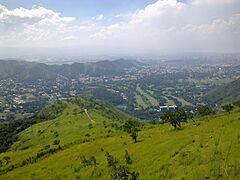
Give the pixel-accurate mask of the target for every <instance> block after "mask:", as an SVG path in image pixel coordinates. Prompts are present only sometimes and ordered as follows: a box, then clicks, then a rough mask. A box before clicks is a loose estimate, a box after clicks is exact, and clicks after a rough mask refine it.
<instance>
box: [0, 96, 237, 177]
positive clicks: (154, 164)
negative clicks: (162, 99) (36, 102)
mask: <svg viewBox="0 0 240 180" xmlns="http://www.w3.org/2000/svg"><path fill="white" fill-rule="evenodd" d="M60 104H62V107H63V109H62V110H61V111H58V108H54V106H52V105H51V106H48V107H46V108H45V109H43V110H42V111H41V112H40V113H38V114H36V116H35V117H36V118H42V120H43V122H40V123H37V124H35V125H33V126H31V127H29V128H27V129H26V130H24V131H22V132H21V133H20V134H19V135H18V136H19V138H18V140H17V141H16V142H15V143H14V144H13V145H12V146H11V148H10V149H9V150H8V151H7V152H5V153H2V154H1V155H0V160H1V167H0V172H1V175H0V176H1V178H3V179H16V178H17V179H33V178H34V179H36V178H37V179H56V178H57V179H111V175H113V171H114V169H112V168H111V167H109V165H108V164H109V161H110V162H111V163H113V164H115V166H116V168H117V169H118V170H119V171H120V172H122V171H123V172H129V173H130V172H131V173H132V174H134V175H136V176H137V174H139V179H176V178H179V179H181V178H182V179H204V178H205V179H206V178H207V179H208V178H211V179H215V178H230V179H234V178H235V179H238V178H239V177H240V174H239V172H240V171H239V167H240V161H239V159H240V157H239V152H238V150H239V148H240V143H239V142H240V134H239V128H238V127H239V126H240V120H239V116H240V111H239V110H235V111H234V112H232V113H231V114H222V115H213V116H206V117H203V118H200V119H197V120H196V121H195V122H193V121H189V122H188V123H185V124H183V126H182V129H180V130H173V128H172V127H171V125H169V124H163V125H144V126H143V127H142V130H141V131H140V132H139V135H138V142H137V143H134V142H133V140H132V139H131V137H130V136H129V134H128V133H126V132H123V131H122V129H121V127H122V125H123V123H124V122H126V120H130V119H131V120H135V119H134V118H132V117H131V116H129V115H127V114H124V113H122V112H120V111H119V110H116V109H115V108H113V107H112V106H111V105H109V104H106V103H104V102H102V101H93V100H88V99H84V98H74V99H71V100H69V101H63V102H61V103H60ZM50 107H51V108H50ZM120 172H119V173H120Z"/></svg>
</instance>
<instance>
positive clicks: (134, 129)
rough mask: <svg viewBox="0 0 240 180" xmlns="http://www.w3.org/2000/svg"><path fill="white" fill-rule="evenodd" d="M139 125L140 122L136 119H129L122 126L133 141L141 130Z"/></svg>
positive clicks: (135, 140)
mask: <svg viewBox="0 0 240 180" xmlns="http://www.w3.org/2000/svg"><path fill="white" fill-rule="evenodd" d="M140 125H141V124H140V123H139V122H138V121H136V120H131V119H129V120H127V121H126V122H125V123H124V124H123V126H122V129H123V131H125V132H127V133H128V134H130V136H131V138H132V139H133V140H134V143H136V142H137V137H138V132H139V131H141V129H140Z"/></svg>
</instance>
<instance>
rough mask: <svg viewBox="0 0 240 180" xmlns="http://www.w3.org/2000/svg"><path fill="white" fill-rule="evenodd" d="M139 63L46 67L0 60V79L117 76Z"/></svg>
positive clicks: (118, 62)
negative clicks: (81, 75)
mask: <svg viewBox="0 0 240 180" xmlns="http://www.w3.org/2000/svg"><path fill="white" fill-rule="evenodd" d="M140 65H141V63H139V62H137V61H132V60H124V59H120V60H115V61H99V62H92V63H74V64H70V65H69V64H63V65H47V64H43V63H36V62H27V61H16V60H0V79H7V78H11V79H17V80H21V81H36V80H38V79H43V80H49V79H54V78H56V77H57V76H58V75H62V76H65V77H68V78H76V76H78V75H79V74H85V75H91V76H101V75H119V74H122V73H123V72H125V71H124V70H125V69H127V68H131V67H139V66H140Z"/></svg>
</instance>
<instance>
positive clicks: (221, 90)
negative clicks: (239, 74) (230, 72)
mask: <svg viewBox="0 0 240 180" xmlns="http://www.w3.org/2000/svg"><path fill="white" fill-rule="evenodd" d="M239 90H240V79H237V80H235V81H233V82H230V83H228V84H226V85H223V86H220V87H217V88H215V89H213V90H212V91H210V92H209V93H207V94H206V95H205V96H204V97H203V99H204V101H206V102H207V103H209V104H212V105H215V104H218V105H222V104H225V103H231V102H234V101H236V100H238V99H240V93H239Z"/></svg>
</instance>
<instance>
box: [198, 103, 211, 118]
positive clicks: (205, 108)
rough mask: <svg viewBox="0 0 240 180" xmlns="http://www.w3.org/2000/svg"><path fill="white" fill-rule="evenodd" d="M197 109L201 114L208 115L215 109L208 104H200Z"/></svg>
mask: <svg viewBox="0 0 240 180" xmlns="http://www.w3.org/2000/svg"><path fill="white" fill-rule="evenodd" d="M197 111H198V113H199V114H200V115H201V116H207V115H210V114H212V113H213V110H212V109H211V108H210V107H209V106H208V105H204V106H199V107H198V108H197Z"/></svg>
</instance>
